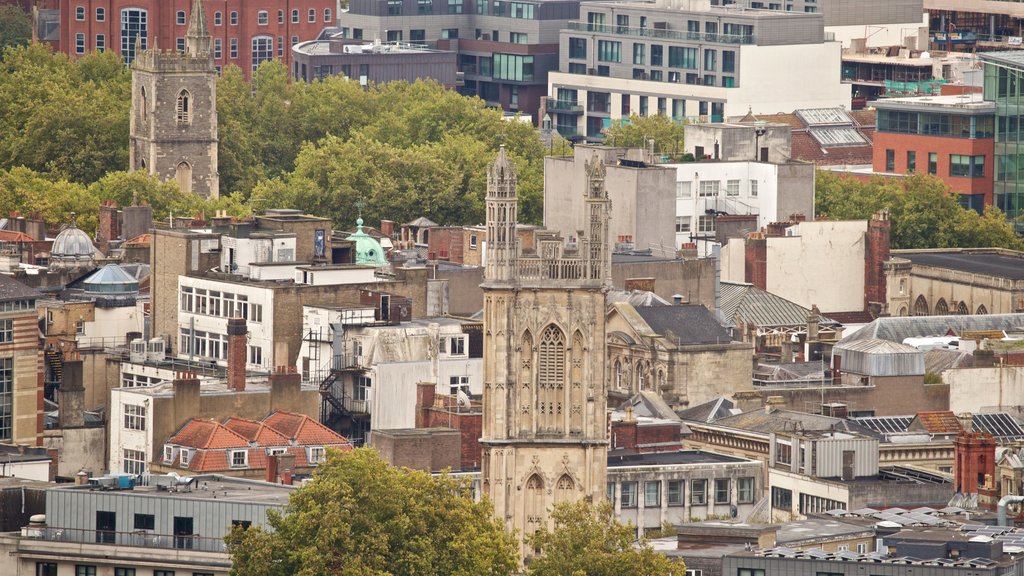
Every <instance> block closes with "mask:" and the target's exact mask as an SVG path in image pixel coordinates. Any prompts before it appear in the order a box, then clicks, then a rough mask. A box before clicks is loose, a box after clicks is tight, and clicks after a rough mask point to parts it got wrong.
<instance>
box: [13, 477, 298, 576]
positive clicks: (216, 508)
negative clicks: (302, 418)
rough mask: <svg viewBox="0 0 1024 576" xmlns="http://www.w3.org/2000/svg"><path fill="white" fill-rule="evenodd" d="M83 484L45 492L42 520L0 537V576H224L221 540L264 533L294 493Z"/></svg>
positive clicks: (243, 485)
mask: <svg viewBox="0 0 1024 576" xmlns="http://www.w3.org/2000/svg"><path fill="white" fill-rule="evenodd" d="M80 480H81V481H84V482H85V483H84V484H78V485H74V486H66V487H58V488H53V489H51V490H48V491H47V492H46V516H45V520H41V519H40V518H38V517H33V519H32V520H33V521H32V522H30V523H29V525H28V526H27V527H24V528H22V532H21V534H20V535H19V534H17V533H13V534H4V535H2V536H0V574H45V575H51V574H114V573H115V572H114V569H115V568H121V569H123V570H126V571H123V572H121V571H119V572H117V574H122V573H123V574H135V573H138V574H150V573H156V574H173V573H178V574H203V575H211V576H226V575H227V573H228V571H229V570H230V568H231V559H230V557H229V556H228V553H227V547H226V545H225V544H224V536H226V535H227V534H228V532H230V531H231V529H232V528H233V527H234V526H236V525H241V526H260V527H267V526H268V525H267V512H268V511H270V510H281V509H282V508H283V507H284V505H285V504H286V503H287V502H288V498H289V496H290V495H291V493H292V491H293V490H294V488H293V487H292V486H286V485H280V484H269V483H266V482H258V481H253V480H243V479H239V478H228V477H224V476H220V475H207V476H198V477H194V478H181V477H178V476H176V475H173V474H172V475H167V476H141V477H135V478H131V477H129V476H107V477H103V478H93V479H86V478H85V477H84V475H83V477H82V478H81V479H80ZM136 482H137V483H138V484H136Z"/></svg>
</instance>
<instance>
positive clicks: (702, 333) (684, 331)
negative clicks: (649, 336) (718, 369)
mask: <svg viewBox="0 0 1024 576" xmlns="http://www.w3.org/2000/svg"><path fill="white" fill-rule="evenodd" d="M634 310H636V312H637V314H639V315H640V317H641V318H643V320H644V322H646V323H647V325H648V326H650V327H651V329H652V330H654V331H655V332H656V333H657V334H659V335H660V336H662V337H665V338H668V339H669V340H671V341H673V342H675V343H676V345H681V346H686V345H690V344H727V343H729V342H732V336H731V335H730V334H729V332H728V331H727V330H726V329H725V328H723V327H722V325H721V324H719V323H718V321H717V320H715V317H714V315H713V314H712V313H711V312H709V311H708V309H707V308H705V307H704V306H703V305H700V304H682V305H675V306H640V307H638V308H634Z"/></svg>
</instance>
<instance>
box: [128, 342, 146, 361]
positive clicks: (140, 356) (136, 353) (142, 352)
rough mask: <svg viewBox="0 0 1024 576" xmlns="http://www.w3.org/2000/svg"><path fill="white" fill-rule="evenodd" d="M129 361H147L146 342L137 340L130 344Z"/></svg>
mask: <svg viewBox="0 0 1024 576" xmlns="http://www.w3.org/2000/svg"><path fill="white" fill-rule="evenodd" d="M128 359H129V360H131V361H132V362H134V363H142V362H145V361H146V341H145V340H143V339H142V338H136V339H134V340H132V341H131V342H130V343H129V344H128Z"/></svg>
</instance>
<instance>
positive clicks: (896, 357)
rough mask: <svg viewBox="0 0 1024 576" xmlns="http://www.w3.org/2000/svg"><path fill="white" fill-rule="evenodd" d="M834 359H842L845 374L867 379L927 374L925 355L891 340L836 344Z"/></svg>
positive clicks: (911, 347)
mask: <svg viewBox="0 0 1024 576" xmlns="http://www.w3.org/2000/svg"><path fill="white" fill-rule="evenodd" d="M832 353H833V355H834V356H839V357H841V358H842V368H843V370H844V371H846V372H851V373H853V374H862V375H865V376H918V375H923V374H924V353H923V352H921V351H920V350H918V349H917V348H914V347H913V346H908V345H906V344H900V343H899V342H890V341H888V340H879V339H868V340H855V341H853V342H846V343H845V344H844V343H840V344H836V346H835V347H834V348H833V349H832Z"/></svg>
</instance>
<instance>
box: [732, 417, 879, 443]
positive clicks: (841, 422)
mask: <svg viewBox="0 0 1024 576" xmlns="http://www.w3.org/2000/svg"><path fill="white" fill-rule="evenodd" d="M715 424H717V425H721V426H726V427H729V428H736V429H739V430H746V431H748V432H760V433H763V434H768V433H770V432H792V431H794V429H795V428H796V426H797V425H799V426H800V428H801V429H802V430H804V431H806V432H813V431H828V430H836V431H840V432H853V433H857V434H864V435H868V436H872V437H875V436H877V434H876V433H875V432H874V431H873V430H871V429H870V428H868V427H866V426H861V425H860V424H858V423H856V422H853V421H851V420H845V419H842V418H833V417H832V416H825V415H822V414H811V413H809V412H796V411H793V410H774V411H772V412H768V413H766V412H765V411H764V410H753V411H750V412H744V413H742V414H736V415H734V416H727V417H725V418H721V419H719V420H716V421H715Z"/></svg>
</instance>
